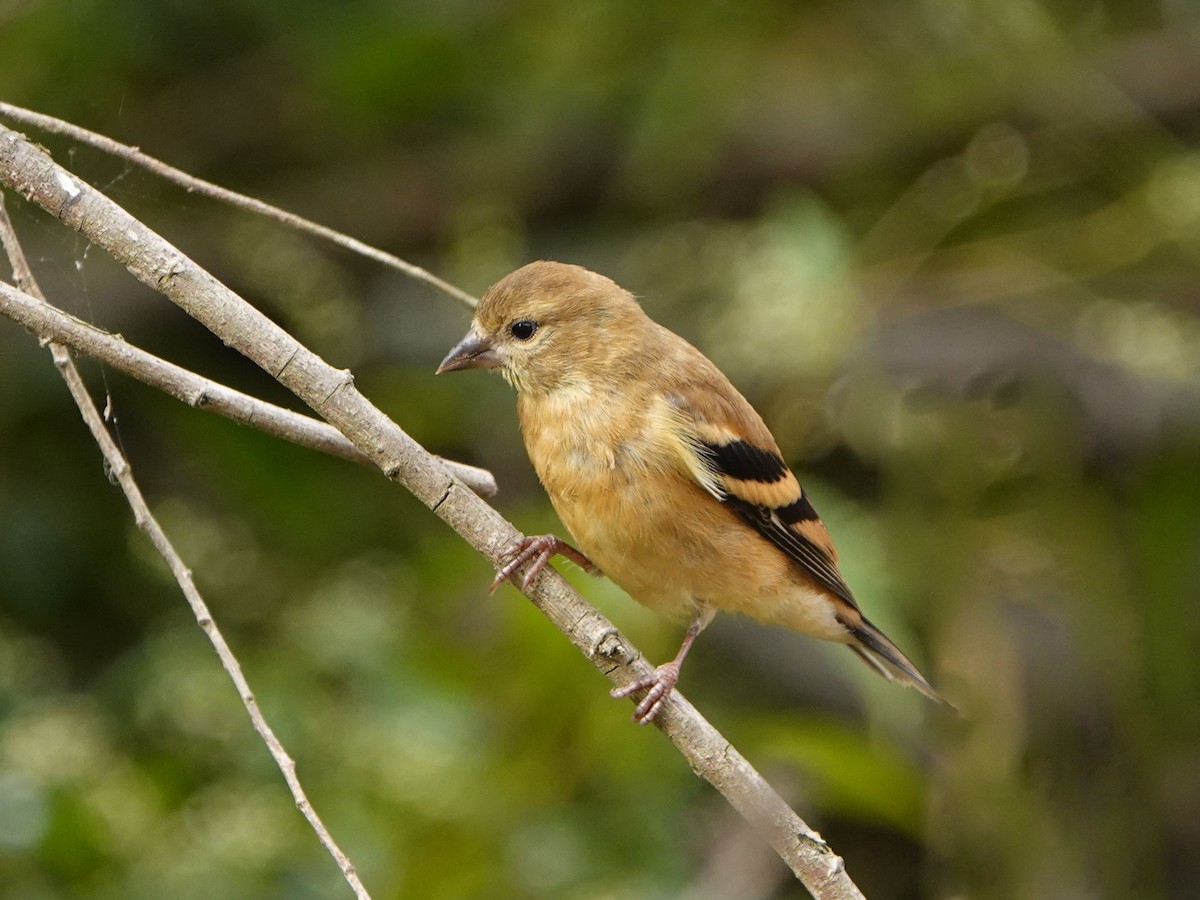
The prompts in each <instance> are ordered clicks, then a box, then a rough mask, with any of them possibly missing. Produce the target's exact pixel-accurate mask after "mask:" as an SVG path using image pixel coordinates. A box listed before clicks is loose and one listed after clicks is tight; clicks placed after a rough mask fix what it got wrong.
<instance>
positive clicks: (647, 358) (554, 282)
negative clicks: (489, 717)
mask: <svg viewBox="0 0 1200 900" xmlns="http://www.w3.org/2000/svg"><path fill="white" fill-rule="evenodd" d="M480 368H486V369H498V370H499V372H500V374H501V375H503V376H504V377H505V378H506V379H507V380H508V381H509V382H510V383H511V384H512V385H513V386H514V387H515V388H516V389H517V412H518V414H519V416H520V420H521V430H522V432H523V433H524V436H525V446H526V449H527V450H528V451H529V458H530V459H531V460H532V461H533V465H534V468H535V469H536V470H537V474H538V477H539V478H540V479H541V481H542V484H543V485H544V486H545V488H546V490H547V492H548V493H549V494H550V500H551V502H552V503H553V504H554V508H555V510H557V511H558V515H559V517H560V518H561V519H562V521H563V523H564V524H565V525H566V526H567V529H568V530H569V531H570V533H571V535H572V536H573V537H574V539H575V541H576V542H577V543H578V545H579V547H580V550H582V552H580V550H576V549H574V548H573V547H571V546H570V545H569V544H567V543H566V542H564V541H562V540H561V539H559V538H557V537H555V536H553V535H543V536H540V537H531V538H525V539H524V540H522V541H520V542H518V543H517V544H516V545H514V546H513V547H511V548H509V550H508V552H507V555H506V558H505V562H506V564H505V565H504V567H503V568H502V569H501V570H500V572H499V574H498V575H497V576H496V580H495V582H493V588H495V587H496V586H497V585H499V584H500V583H502V582H503V581H504V580H505V579H506V578H508V577H510V576H511V575H513V573H515V572H516V571H517V570H518V569H519V568H520V567H521V566H523V565H525V564H526V563H529V564H530V565H529V567H528V568H527V569H526V571H525V577H524V579H523V584H524V585H525V586H528V584H529V582H530V581H531V580H532V578H534V577H535V576H536V574H537V573H538V572H539V571H540V570H541V569H542V568H543V567H544V566H545V565H546V563H547V562H548V561H549V559H550V558H551V557H552V556H554V555H555V554H556V553H561V554H562V555H564V556H566V557H568V558H569V559H571V560H573V561H575V562H576V563H579V564H580V565H581V566H583V567H584V568H586V569H588V570H589V571H591V572H593V573H595V574H599V573H600V572H603V574H605V575H607V576H608V577H609V578H611V579H612V580H613V581H615V582H616V583H617V584H618V585H620V586H621V587H622V588H624V589H625V591H627V592H628V593H629V595H630V596H631V597H633V598H634V599H635V600H637V601H638V602H640V603H642V604H644V605H645V606H648V607H650V608H651V609H653V610H655V611H657V612H659V613H662V614H664V615H668V616H673V617H677V618H681V619H687V620H690V625H689V627H688V630H687V635H686V636H685V637H684V640H683V645H682V646H681V647H680V649H679V653H678V655H677V656H676V657H675V658H674V659H673V660H671V661H670V662H668V663H665V664H664V665H661V666H659V667H658V669H657V670H656V671H655V673H654V674H653V675H652V676H648V677H646V678H643V679H640V680H637V681H634V682H633V683H631V684H628V685H626V686H625V687H622V688H619V689H617V690H614V691H613V696H616V697H625V696H629V695H630V694H634V693H636V692H638V691H642V690H645V691H646V695H645V696H644V697H643V698H642V699H641V702H640V703H639V704H638V706H637V709H636V711H635V712H634V719H635V721H637V722H639V723H641V724H645V723H647V722H649V721H651V720H653V719H654V717H655V716H656V715H657V714H658V713H659V711H660V710H661V709H662V706H663V704H664V703H665V701H666V699H667V697H669V696H670V693H671V691H672V689H673V688H674V686H675V683H676V682H677V681H678V680H679V668H680V665H681V664H682V662H683V658H684V656H686V655H687V652H688V650H689V649H690V648H691V646H692V642H693V641H694V640H695V639H696V636H697V635H698V634H700V632H701V631H702V630H703V629H704V627H705V626H706V625H708V623H709V622H710V621H712V618H713V616H714V615H715V614H716V612H717V611H718V610H729V611H731V612H738V613H744V614H745V615H747V616H750V617H751V618H754V619H757V620H759V621H760V622H767V623H770V624H774V625H783V626H785V627H787V628H792V629H794V630H796V631H799V632H802V633H804V634H809V635H813V636H814V637H819V638H823V639H825V640H828V641H837V642H838V643H842V644H845V645H846V646H848V647H849V648H850V649H851V650H853V651H854V652H855V653H856V654H857V655H858V656H859V657H860V658H862V659H863V660H864V661H865V662H866V663H868V664H869V665H870V666H871V667H872V668H873V669H874V670H875V671H876V672H878V673H880V674H881V675H883V676H885V677H887V678H888V679H891V680H895V681H899V682H902V683H904V684H908V685H911V686H913V687H915V688H917V690H919V691H921V693H923V694H925V695H926V696H928V697H931V698H932V699H934V700H937V701H939V702H942V703H944V702H945V701H944V700H942V698H941V697H940V696H938V694H937V692H935V691H934V690H933V688H932V687H930V686H929V683H928V682H927V681H926V680H925V678H924V677H923V676H922V675H921V673H920V672H918V671H917V669H916V667H915V666H914V665H913V664H912V663H911V662H909V660H908V658H907V657H906V656H905V655H904V654H903V653H901V652H900V650H899V649H898V648H897V647H896V645H895V644H893V643H892V642H891V641H890V640H888V639H887V637H886V636H884V634H883V632H881V631H880V630H879V629H878V628H876V627H875V626H874V625H872V624H871V623H870V622H869V621H867V619H866V618H865V617H864V616H863V614H862V613H861V612H860V611H859V609H858V605H857V603H856V602H855V600H854V597H853V595H852V594H851V593H850V588H848V587H847V586H846V582H845V581H843V580H842V576H841V574H840V573H839V572H838V568H837V552H836V551H835V550H834V547H833V542H832V541H831V540H830V538H829V533H828V532H827V531H826V530H825V526H824V524H823V523H822V522H821V520H820V518H819V517H818V516H817V513H816V511H815V510H814V509H813V506H812V504H811V503H810V502H809V500H808V497H807V496H806V495H805V494H804V492H803V491H802V490H801V488H800V485H799V483H798V482H797V481H796V478H795V476H794V475H793V474H792V473H791V472H790V471H789V470H788V467H787V465H786V464H785V463H784V461H783V458H782V456H781V455H780V452H779V447H778V446H777V445H776V443H775V439H774V438H772V437H771V433H770V432H769V431H768V430H767V426H766V425H764V424H763V421H762V419H761V418H760V417H759V415H758V413H756V412H755V411H754V409H753V407H751V406H750V404H749V403H748V402H747V401H746V399H745V398H744V397H742V395H741V394H739V393H738V392H737V390H736V389H735V388H734V387H733V385H732V384H730V383H729V380H728V379H727V378H726V377H725V376H724V375H722V374H721V372H720V371H719V370H718V369H717V367H716V366H714V365H713V364H712V363H711V362H710V361H709V360H708V359H707V358H706V357H705V356H704V355H703V354H702V353H700V351H699V350H697V349H696V348H695V347H693V346H692V345H691V344H689V343H688V342H687V341H685V340H683V338H681V337H679V336H678V335H676V334H674V333H672V332H671V331H668V330H667V329H666V328H664V327H662V326H661V325H659V324H657V323H656V322H654V321H652V320H651V319H650V318H649V317H648V316H647V315H646V314H645V313H644V312H643V311H642V308H641V306H640V305H638V303H637V301H636V300H635V299H634V298H633V295H631V294H630V293H629V292H628V291H625V290H623V289H622V288H621V287H619V286H618V285H616V284H615V283H614V282H612V281H611V280H609V279H608V278H605V277H604V276H602V275H597V274H596V273H595V272H590V271H588V270H587V269H583V268H580V267H579V266H572V265H565V264H562V263H556V262H535V263H530V264H529V265H527V266H524V267H522V268H520V269H517V270H516V271H515V272H513V273H511V274H510V275H508V276H506V277H505V278H503V279H501V280H500V281H499V282H497V283H496V284H495V285H493V286H492V287H491V288H490V289H489V290H488V292H487V293H486V294H485V295H484V297H483V299H482V301H480V304H479V307H478V309H477V310H476V312H475V319H474V322H473V323H472V325H471V330H470V331H469V332H468V333H467V336H466V337H465V338H463V340H462V341H461V342H460V343H459V344H458V345H457V346H456V347H455V348H454V349H453V350H451V351H450V354H449V355H448V356H447V357H446V358H445V359H444V360H443V361H442V364H441V365H440V366H439V367H438V373H439V374H440V373H442V372H451V371H455V370H458V369H480ZM584 554H586V556H585V555H584Z"/></svg>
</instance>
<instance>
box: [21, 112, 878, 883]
mask: <svg viewBox="0 0 1200 900" xmlns="http://www.w3.org/2000/svg"><path fill="white" fill-rule="evenodd" d="M0 179H2V180H3V181H4V183H5V184H7V185H9V186H10V187H11V188H13V189H14V190H17V191H20V192H21V193H22V194H23V195H25V196H26V197H28V198H30V199H31V200H33V201H34V202H36V203H37V204H38V205H40V206H42V207H43V208H44V209H46V210H47V211H48V212H50V213H51V214H52V215H55V216H57V217H58V218H60V219H61V220H62V221H63V222H65V223H66V224H68V225H69V226H71V227H72V228H74V229H76V230H78V231H80V232H81V233H82V234H83V235H84V236H85V237H87V238H88V240H90V241H92V242H93V243H95V244H97V245H98V246H100V247H102V248H103V249H104V250H106V251H107V252H108V253H110V254H111V255H112V256H113V257H114V258H115V259H117V260H118V261H119V262H121V263H122V264H123V265H125V266H126V268H128V269H129V271H130V272H131V273H133V274H134V275H135V276H136V277H137V278H138V279H140V280H141V281H143V282H145V283H146V284H148V285H150V286H151V287H153V288H155V289H156V290H158V291H159V292H161V293H163V294H164V295H166V296H167V297H168V298H169V299H171V300H172V301H173V302H174V303H176V304H177V305H178V306H179V307H180V308H182V309H183V310H185V311H186V312H187V313H188V314H190V315H191V316H193V317H194V318H196V319H197V320H198V321H200V322H201V323H202V324H204V325H205V326H206V327H207V328H208V329H209V330H210V331H212V332H213V333H214V334H216V335H217V336H218V337H220V338H221V340H222V341H224V342H225V343H226V344H228V345H230V346H232V347H234V348H235V349H237V350H238V351H239V352H241V353H243V354H244V355H246V356H247V357H248V358H250V359H251V360H253V361H254V362H255V363H257V364H258V365H259V366H261V367H262V368H263V369H264V370H266V371H267V372H268V373H269V374H271V375H272V376H274V377H275V378H276V379H277V380H278V381H279V382H280V383H281V384H283V385H284V386H285V387H287V388H288V389H289V390H291V391H292V392H293V393H295V394H296V396H297V397H299V398H300V399H301V400H303V401H304V402H305V403H307V404H308V405H309V406H310V407H312V408H313V410H315V411H316V412H317V413H318V414H319V415H321V416H322V417H323V418H324V419H325V420H326V421H328V422H330V423H331V424H332V425H334V426H335V427H337V428H338V429H339V430H340V431H341V432H342V433H343V434H344V435H345V436H346V437H347V438H349V439H350V441H351V442H352V443H354V444H355V446H357V447H358V448H359V449H360V450H361V451H362V452H363V453H364V454H366V455H367V456H368V457H370V458H371V460H372V461H374V463H375V464H376V465H377V466H379V468H380V469H382V470H383V471H384V473H385V474H387V475H388V477H389V478H393V479H395V480H397V481H399V482H400V483H401V484H403V485H404V486H405V487H406V488H408V489H409V490H410V491H411V492H412V493H413V494H414V495H415V496H416V497H417V498H418V499H420V500H421V501H422V502H423V503H425V505H426V506H428V507H429V508H430V509H432V510H433V511H434V512H435V513H436V514H437V515H438V516H439V517H440V518H442V519H443V520H444V521H446V522H447V523H448V524H449V525H450V526H451V527H452V528H454V530H455V531H457V532H458V533H459V535H461V536H462V537H463V538H464V539H465V540H466V541H467V542H468V543H470V544H471V546H473V547H474V548H475V549H476V550H478V551H479V552H480V553H482V554H483V555H484V556H486V557H487V558H488V559H489V560H491V561H492V562H493V564H494V563H495V562H496V561H497V559H498V558H499V554H500V553H501V552H502V550H503V549H504V548H505V547H507V546H508V545H509V544H511V543H512V542H513V541H514V540H516V539H517V538H518V537H520V535H519V533H518V532H517V531H516V529H514V528H513V526H512V525H510V524H509V523H508V522H507V521H505V520H504V519H503V517H501V516H500V514H499V513H498V512H496V510H494V509H493V508H492V507H491V506H489V505H488V504H487V503H486V502H485V501H484V500H482V499H481V498H479V497H478V496H476V495H475V494H473V493H472V492H471V491H469V490H467V489H466V488H465V487H464V486H463V485H462V483H461V482H460V481H458V480H457V479H456V478H454V476H453V475H451V474H450V472H449V471H447V469H446V468H445V466H443V465H442V464H441V463H439V462H438V461H437V460H436V459H435V458H434V457H433V456H432V455H431V454H430V453H429V452H428V451H426V450H425V449H424V448H423V447H421V446H420V445H419V444H418V443H417V442H416V441H414V440H413V439H412V438H411V437H409V436H408V435H407V434H406V433H405V432H404V431H403V430H401V429H400V427H399V426H398V425H396V424H395V423H394V422H392V421H391V420H390V419H388V418H387V417H386V416H385V415H384V414H383V413H382V412H380V411H379V410H378V409H377V408H376V407H375V406H373V405H372V404H371V403H370V401H368V400H367V399H366V397H364V396H363V395H362V394H361V393H360V392H359V391H358V390H357V389H356V388H355V387H354V382H353V378H352V377H351V375H350V373H349V372H346V371H341V370H338V369H335V368H333V367H332V366H330V365H329V364H327V363H326V362H325V361H324V360H322V359H321V358H320V357H319V356H317V355H316V354H315V353H313V352H312V351H310V350H309V349H307V348H306V347H304V346H303V345H301V344H300V343H299V342H298V341H297V340H296V339H295V338H294V337H292V336H291V335H289V334H288V333H287V332H285V331H284V330H283V329H281V328H280V327H279V326H278V325H276V324H275V323H274V322H272V321H271V320H270V319H268V318H267V317H266V316H265V315H263V314H262V313H261V312H259V311H258V310H256V309H254V308H253V307H252V306H251V305H250V304H248V303H247V302H246V301H244V300H243V299H242V298H240V297H238V296H237V295H236V294H234V293H233V292H232V291H230V290H229V289H228V288H227V287H225V286H224V285H223V284H221V283H220V282H219V281H217V280H216V279H215V278H214V277H213V276H211V275H210V274H209V273H208V272H206V271H205V270H203V269H202V268H200V267H199V266H198V265H196V263H194V262H193V261H192V260H190V259H189V258H188V257H187V256H185V255H184V254H183V253H182V252H181V251H179V250H178V249H177V248H175V247H174V246H172V245H171V244H170V243H168V242H167V241H165V240H164V239H163V238H162V237H160V236H159V235H158V234H156V233H155V232H153V231H152V230H150V229H149V228H147V227H146V226H145V225H143V224H142V223H141V222H139V221H138V220H137V219H135V218H133V217H132V216H130V215H129V214H128V213H127V212H125V210H124V209H122V208H121V207H119V206H117V205H116V204H115V203H113V202H112V201H111V200H109V199H108V198H107V197H105V196H104V195H103V194H101V193H100V192H98V191H96V190H95V189H93V188H92V187H91V186H90V185H87V184H85V183H82V182H80V181H79V180H78V179H76V178H75V176H73V175H72V174H71V173H69V172H67V171H66V170H64V169H62V168H60V167H59V166H57V165H56V164H55V163H54V162H53V161H52V160H51V159H50V158H49V157H48V156H47V155H46V154H45V153H44V152H43V151H42V150H41V149H40V148H38V147H36V146H34V145H32V144H30V143H29V142H28V141H26V140H25V139H24V138H23V136H21V135H19V134H16V133H14V132H12V131H10V130H8V129H4V128H0ZM527 595H528V596H529V598H530V599H531V600H532V601H533V603H534V604H535V605H536V606H537V607H538V609H540V610H541V611H542V612H543V613H545V615H546V616H547V617H548V618H550V619H551V621H552V622H553V623H554V624H555V625H556V626H557V627H558V628H559V630H561V631H562V632H563V634H565V635H566V636H567V638H568V639H569V640H570V641H571V643H573V644H574V645H575V646H576V647H577V648H578V649H579V650H580V652H582V653H583V654H584V656H586V657H587V658H588V659H589V660H590V661H591V662H592V664H593V665H595V666H596V667H597V668H599V669H600V670H601V671H602V672H604V673H605V674H606V675H607V676H608V677H609V678H610V679H611V680H612V681H613V682H615V683H617V684H622V685H623V684H625V683H627V682H628V681H630V680H632V679H634V678H636V677H639V676H641V675H644V674H647V673H648V672H649V671H650V669H651V667H650V665H649V663H647V662H646V660H645V659H644V658H643V657H642V656H641V654H640V653H638V652H637V651H636V650H635V649H634V648H633V646H632V645H631V644H630V643H629V642H628V641H627V640H626V639H625V638H624V637H623V636H622V635H621V634H620V632H618V631H617V629H616V628H614V627H613V626H612V624H611V623H609V622H608V620H607V619H605V618H604V617H603V616H601V615H600V613H599V612H597V611H596V610H595V609H594V608H592V607H591V606H590V605H589V604H588V603H587V602H586V601H585V600H584V599H583V598H582V597H580V596H579V594H577V593H576V592H575V591H574V590H573V589H572V588H571V587H570V585H569V584H568V583H567V582H566V581H565V580H564V579H563V578H562V577H561V576H559V575H558V574H557V573H555V572H553V571H552V570H546V571H544V572H543V573H542V574H541V575H540V576H538V578H537V579H536V580H535V581H534V582H533V584H532V585H531V586H530V589H529V591H528V592H527ZM656 725H657V726H658V727H659V729H660V730H661V731H662V732H663V733H664V734H665V735H666V736H667V737H668V738H669V739H670V740H671V742H672V743H673V744H674V745H675V746H676V747H677V748H678V749H679V751H680V752H681V753H682V754H683V755H684V757H685V758H686V759H687V760H688V763H689V764H690V765H691V767H692V769H693V770H694V771H695V772H696V773H697V774H699V775H700V776H701V777H703V778H705V779H706V780H708V781H709V782H710V783H711V784H712V785H713V786H714V787H716V788H717V789H718V790H719V791H720V792H721V793H722V794H723V795H724V796H725V798H726V799H727V800H728V801H729V802H730V803H731V804H732V805H733V806H734V807H735V808H736V809H737V810H738V811H739V812H740V813H741V814H742V815H743V816H745V817H746V819H747V820H749V821H750V822H751V823H752V824H753V825H754V826H755V827H757V828H758V829H759V830H760V831H761V832H762V833H763V835H764V837H766V839H767V840H768V841H769V842H770V843H771V845H772V846H773V847H774V848H775V850H776V851H777V852H778V853H779V855H780V856H781V857H782V858H783V859H784V861H785V862H786V863H787V864H788V865H789V866H790V867H791V868H792V870H793V871H794V872H795V873H796V875H797V876H798V877H799V878H800V879H801V881H802V882H803V883H804V884H805V886H806V887H807V888H808V890H809V891H810V892H811V893H812V895H813V896H814V897H816V898H819V900H851V898H861V897H862V894H861V893H860V892H859V890H858V888H857V887H856V886H855V885H854V883H853V881H851V880H850V877H849V876H848V875H847V873H846V871H845V868H844V867H843V864H842V860H841V858H840V857H838V856H837V854H835V853H834V852H833V850H832V849H831V848H830V847H829V845H827V844H826V843H825V842H824V841H823V840H822V839H821V837H820V836H819V835H818V834H817V833H816V832H814V831H813V830H812V829H811V828H809V827H808V825H807V824H805V822H804V821H803V820H802V819H801V818H800V817H799V816H797V815H796V813H795V812H794V811H793V810H792V809H791V808H790V807H789V806H788V805H787V804H786V803H785V802H784V801H783V799H782V798H781V797H780V796H779V795H778V793H776V792H775V790H774V789H773V788H771V786H770V785H769V784H767V782H766V781H765V780H764V779H763V778H762V776H761V775H759V773H758V772H757V771H756V770H755V769H754V768H753V767H752V766H751V765H750V763H749V762H747V760H746V759H745V758H744V757H743V756H742V755H741V754H740V753H738V751H737V750H736V749H735V748H734V747H733V746H732V745H731V744H730V743H729V742H728V741H727V740H726V739H725V738H724V737H722V735H721V734H720V733H719V732H718V731H717V730H716V729H715V728H713V727H712V726H711V725H710V724H709V723H708V722H707V721H706V720H705V719H704V718H703V716H701V715H700V713H699V712H697V711H696V709H695V707H693V706H692V705H691V704H690V703H689V702H688V701H687V700H686V699H684V698H683V697H682V696H681V695H680V694H679V693H678V692H676V693H674V694H673V695H672V697H671V699H670V700H669V701H668V703H667V705H666V706H665V708H664V710H663V712H662V714H661V715H660V716H659V717H658V719H657V720H656Z"/></svg>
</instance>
